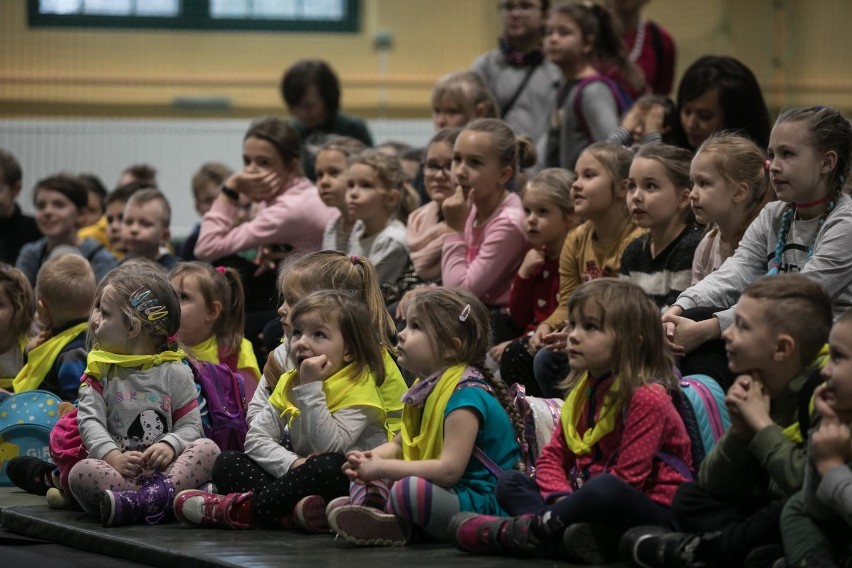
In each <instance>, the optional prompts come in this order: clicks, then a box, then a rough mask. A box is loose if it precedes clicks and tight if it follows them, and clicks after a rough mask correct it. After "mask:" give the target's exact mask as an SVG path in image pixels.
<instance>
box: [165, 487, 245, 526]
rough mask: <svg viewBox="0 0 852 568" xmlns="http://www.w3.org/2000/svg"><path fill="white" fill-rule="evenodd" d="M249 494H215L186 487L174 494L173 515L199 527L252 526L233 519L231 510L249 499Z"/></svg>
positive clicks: (181, 520)
mask: <svg viewBox="0 0 852 568" xmlns="http://www.w3.org/2000/svg"><path fill="white" fill-rule="evenodd" d="M251 496H252V494H251V493H231V494H229V495H216V494H215V493H206V492H204V491H199V490H198V489H187V490H186V491H181V492H180V493H178V494H177V495H176V496H175V503H174V512H175V517H177V519H178V520H179V521H180V522H182V523H185V524H187V525H194V526H199V527H222V528H228V529H250V528H253V527H254V525H253V524H251V523H245V522H241V521H237V520H236V519H233V518H232V517H231V512H232V509H233V508H234V507H235V506H236V505H240V504H242V503H243V502H245V501H246V500H247V499H251Z"/></svg>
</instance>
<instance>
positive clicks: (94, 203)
mask: <svg viewBox="0 0 852 568" xmlns="http://www.w3.org/2000/svg"><path fill="white" fill-rule="evenodd" d="M77 177H79V178H80V181H81V182H83V185H85V186H86V191H88V196H89V200H88V203H87V204H86V208H85V210H84V213H83V214H82V215H81V216H80V217H81V219H80V230H79V231H77V236H78V237H79V238H80V240H83V239H86V238H91V239H95V240H96V241H98V242H99V243H101V244H102V245H103V246H105V247H106V246H108V245H109V240H107V234H106V229H107V220H106V216H105V215H104V213H105V209H104V201H106V196H107V191H106V188H105V187H104V184H103V183H102V182H101V180H100V178H98V176H96V175H94V174H80V175H79V176H77Z"/></svg>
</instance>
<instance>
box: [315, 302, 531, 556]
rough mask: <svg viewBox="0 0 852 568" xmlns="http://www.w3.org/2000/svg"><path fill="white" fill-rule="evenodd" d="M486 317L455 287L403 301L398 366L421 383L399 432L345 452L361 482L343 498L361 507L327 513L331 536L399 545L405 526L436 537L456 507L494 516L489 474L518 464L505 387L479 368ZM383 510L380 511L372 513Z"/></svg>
mask: <svg viewBox="0 0 852 568" xmlns="http://www.w3.org/2000/svg"><path fill="white" fill-rule="evenodd" d="M488 320H489V316H488V310H487V309H486V307H485V306H484V305H483V304H482V302H480V301H479V300H477V299H476V297H475V296H473V295H472V294H471V293H469V292H467V291H464V290H458V289H456V290H452V289H439V290H432V291H429V292H424V293H423V294H420V295H418V296H417V297H416V298H414V299H413V300H412V302H411V304H410V305H409V308H408V313H407V314H406V322H407V327H406V328H405V329H404V330H403V331H402V332H401V333H400V335H399V363H400V365H402V366H403V367H405V368H406V369H408V370H409V371H411V372H412V373H414V374H416V375H417V376H419V377H425V379H422V380H420V381H418V382H417V383H415V385H414V386H413V387H412V388H411V389H410V390H409V391H408V392H407V393H406V394H405V396H404V398H403V400H404V401H405V403H406V404H405V409H404V410H403V420H402V431H401V432H400V433H399V435H397V436H396V437H395V438H394V439H393V440H392V441H391V442H388V443H386V444H383V445H381V446H379V447H377V448H375V449H374V450H371V451H367V452H363V451H354V452H350V453H349V455H348V456H347V461H346V465H345V466H344V471H345V472H346V475H348V476H349V478H350V479H352V480H353V481H355V482H356V483H358V484H365V483H366V484H368V486H367V489H366V491H355V492H353V503H363V504H350V505H340V504H337V503H335V504H334V506H330V507H329V509H330V511H329V515H328V522H329V525H331V527H332V529H333V530H334V531H335V532H336V533H337V534H338V535H339V536H342V537H343V538H345V539H346V540H347V541H350V542H353V543H355V544H361V545H371V544H380V545H401V544H405V543H406V542H408V540H409V538H410V536H411V528H412V525H414V526H416V527H418V528H420V529H422V530H423V532H424V533H425V534H426V536H428V537H429V538H431V539H436V540H444V539H446V534H447V523H448V522H449V520H450V518H451V517H452V516H453V515H454V514H455V513H458V512H459V511H476V512H480V513H489V514H500V513H501V512H502V510H501V509H500V506H499V505H498V504H497V501H496V499H495V497H494V488H495V484H496V481H497V478H496V477H495V475H496V472H497V471H500V470H506V469H512V468H513V467H515V466H516V465H517V464H518V460H519V458H520V451H519V446H518V442H517V436H518V434H519V432H520V428H521V424H520V417H519V416H518V414H517V412H516V411H515V410H514V408H513V406H512V403H511V400H510V398H509V396H508V391H507V389H506V386H505V384H503V383H502V382H501V381H498V380H495V379H494V378H493V377H492V376H491V375H490V374H489V373H488V371H486V370H485V367H484V363H485V356H486V354H487V352H488V347H489V335H490V332H489V328H490V323H489V321H488ZM507 412H510V413H511V414H512V416H513V418H512V419H511V420H510V418H509V415H508V414H507ZM513 425H514V428H513ZM390 483H392V486H391V487H390V489H389V491H388V489H387V485H388V484H390ZM382 488H383V489H384V491H382ZM356 496H360V497H357V498H356ZM362 499H363V501H362ZM368 503H369V505H370V506H366V505H367V504H368ZM385 506H386V507H387V511H389V512H388V513H383V512H381V510H382V509H384V508H385Z"/></svg>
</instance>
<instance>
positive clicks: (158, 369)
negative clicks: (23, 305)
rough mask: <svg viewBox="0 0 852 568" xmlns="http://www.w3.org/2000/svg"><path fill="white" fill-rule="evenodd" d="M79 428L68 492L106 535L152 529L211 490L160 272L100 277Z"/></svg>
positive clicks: (207, 457) (190, 386)
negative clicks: (78, 456)
mask: <svg viewBox="0 0 852 568" xmlns="http://www.w3.org/2000/svg"><path fill="white" fill-rule="evenodd" d="M89 325H90V333H91V336H92V340H93V344H94V347H93V349H92V351H91V352H90V353H89V356H88V360H87V363H86V371H85V375H83V377H82V379H80V402H79V407H78V413H77V423H78V424H79V426H80V438H81V439H82V442H83V445H84V446H85V448H86V449H87V450H88V454H89V457H88V458H87V459H84V460H82V461H80V462H78V463H77V464H76V465H74V466H73V467H72V468H71V472H70V475H69V476H68V482H69V485H70V489H71V493H72V494H73V495H74V497H75V498H76V499H77V502H78V503H79V504H80V506H81V507H82V508H83V510H84V511H85V512H86V513H88V514H89V515H90V516H92V517H95V518H99V519H100V520H101V524H103V526H105V527H110V526H117V525H124V524H132V523H139V522H142V521H143V520H144V521H146V522H148V523H151V524H153V523H156V522H157V521H159V520H160V519H161V518H162V517H163V515H164V514H165V513H166V512H167V511H168V510H169V509H170V507H171V505H172V499H173V498H174V495H175V493H176V492H177V491H180V490H182V489H187V488H193V487H198V486H200V485H202V484H203V483H207V482H209V481H210V472H211V469H212V467H213V461H214V460H215V458H216V456H217V455H218V454H219V448H218V446H216V444H215V443H214V442H213V441H212V440H209V439H207V438H202V433H201V416H200V415H199V412H198V401H197V399H196V390H195V383H194V382H193V378H192V371H190V369H189V367H188V366H187V365H186V364H184V363H183V361H182V359H183V357H184V353H183V352H182V351H179V350H178V344H177V338H176V334H177V330H178V326H179V325H180V300H179V299H178V297H177V294H175V292H174V290H172V287H171V286H170V285H169V282H168V280H167V279H166V277H165V275H164V274H162V273H161V272H160V271H158V270H156V269H152V268H147V267H144V266H142V265H139V264H128V265H125V266H121V267H119V268H118V269H116V270H114V271H113V272H111V273H110V274H109V276H107V278H105V279H104V280H103V281H102V282H101V284H100V286H98V290H97V292H96V294H95V302H94V308H93V310H92V317H91V320H90V324H89Z"/></svg>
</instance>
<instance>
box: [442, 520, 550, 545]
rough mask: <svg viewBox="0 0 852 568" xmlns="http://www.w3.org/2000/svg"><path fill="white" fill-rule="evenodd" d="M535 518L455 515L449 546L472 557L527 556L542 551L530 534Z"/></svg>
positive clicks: (539, 543) (538, 541) (534, 537)
mask: <svg viewBox="0 0 852 568" xmlns="http://www.w3.org/2000/svg"><path fill="white" fill-rule="evenodd" d="M535 518H536V517H535V515H523V516H520V517H491V516H488V515H480V514H478V513H456V514H455V515H454V516H453V518H452V519H451V520H450V527H449V538H450V542H451V543H453V544H454V545H455V547H456V548H458V549H460V550H464V551H466V552H472V553H474V554H516V555H517V554H528V553H530V552H534V551H536V550H539V549H540V548H541V547H542V543H541V541H540V540H539V539H538V538H536V536H535V535H534V534H532V531H531V530H530V528H531V526H532V522H533V520H534V519H535Z"/></svg>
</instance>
